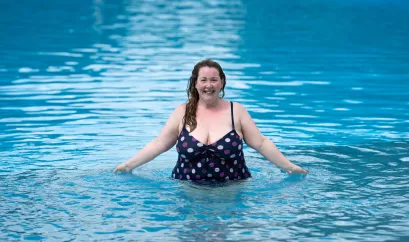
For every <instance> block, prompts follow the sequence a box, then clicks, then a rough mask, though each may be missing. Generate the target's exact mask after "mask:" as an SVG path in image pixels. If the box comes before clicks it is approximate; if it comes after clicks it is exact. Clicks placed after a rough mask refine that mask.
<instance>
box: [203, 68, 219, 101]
mask: <svg viewBox="0 0 409 242" xmlns="http://www.w3.org/2000/svg"><path fill="white" fill-rule="evenodd" d="M223 82H224V80H222V79H220V74H219V71H218V70H217V69H216V68H213V67H207V66H204V67H202V68H200V70H199V76H198V77H197V81H196V90H197V92H198V93H199V97H200V99H202V100H203V101H211V100H215V99H217V98H218V97H219V93H220V91H221V89H222V87H223Z"/></svg>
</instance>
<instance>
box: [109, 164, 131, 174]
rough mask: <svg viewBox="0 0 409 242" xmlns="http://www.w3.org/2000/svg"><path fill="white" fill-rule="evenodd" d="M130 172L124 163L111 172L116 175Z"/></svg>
mask: <svg viewBox="0 0 409 242" xmlns="http://www.w3.org/2000/svg"><path fill="white" fill-rule="evenodd" d="M130 171H132V169H130V168H129V166H128V165H126V164H125V163H122V164H120V165H118V166H117V167H116V168H115V169H114V171H113V172H114V173H117V172H130Z"/></svg>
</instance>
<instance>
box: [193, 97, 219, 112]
mask: <svg viewBox="0 0 409 242" xmlns="http://www.w3.org/2000/svg"><path fill="white" fill-rule="evenodd" d="M221 102H222V99H221V98H217V99H215V100H211V101H203V100H201V99H199V102H198V107H202V108H205V109H217V108H218V107H219V106H220V103H221Z"/></svg>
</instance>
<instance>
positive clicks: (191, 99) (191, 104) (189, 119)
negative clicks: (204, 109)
mask: <svg viewBox="0 0 409 242" xmlns="http://www.w3.org/2000/svg"><path fill="white" fill-rule="evenodd" d="M202 67H212V68H216V69H217V70H218V71H219V76H220V79H221V80H222V82H223V86H222V89H221V90H220V92H221V93H222V95H221V97H224V87H225V86H226V76H225V75H224V72H223V70H222V67H221V66H220V65H219V63H217V62H215V61H213V60H211V59H206V60H202V61H200V62H198V63H197V64H196V65H195V66H194V68H193V70H192V75H191V76H190V78H189V82H188V84H187V89H186V92H187V98H188V100H187V103H186V111H185V116H184V122H185V123H186V124H187V125H189V127H190V132H192V131H193V130H195V129H196V126H197V122H196V111H197V104H198V102H199V93H198V92H197V90H196V82H197V78H198V77H199V71H200V69H201V68H202Z"/></svg>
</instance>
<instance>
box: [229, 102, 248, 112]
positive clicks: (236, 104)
mask: <svg viewBox="0 0 409 242" xmlns="http://www.w3.org/2000/svg"><path fill="white" fill-rule="evenodd" d="M229 102H232V103H233V110H234V111H236V112H243V111H246V108H245V107H244V106H243V105H242V104H241V103H239V102H234V101H229Z"/></svg>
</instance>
